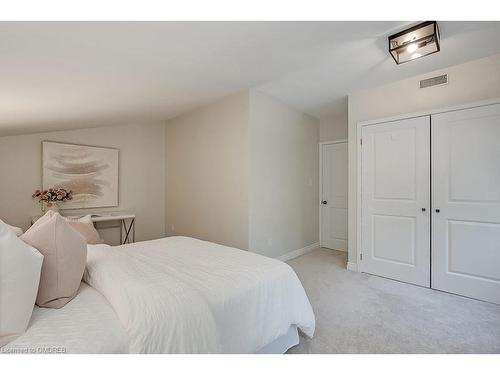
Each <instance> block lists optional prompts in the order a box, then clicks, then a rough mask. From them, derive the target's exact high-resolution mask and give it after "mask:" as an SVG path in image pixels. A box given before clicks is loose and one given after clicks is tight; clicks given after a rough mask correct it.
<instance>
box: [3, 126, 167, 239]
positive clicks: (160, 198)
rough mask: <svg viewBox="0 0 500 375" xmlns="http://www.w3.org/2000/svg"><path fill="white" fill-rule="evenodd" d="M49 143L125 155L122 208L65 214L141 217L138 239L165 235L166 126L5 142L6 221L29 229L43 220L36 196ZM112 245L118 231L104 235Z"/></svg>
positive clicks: (122, 158)
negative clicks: (111, 213) (45, 143)
mask: <svg viewBox="0 0 500 375" xmlns="http://www.w3.org/2000/svg"><path fill="white" fill-rule="evenodd" d="M43 140H49V141H58V142H67V143H78V144H85V145H92V146H104V147H115V148H118V149H120V164H119V184H120V185H119V203H120V206H119V207H113V208H106V209H87V210H72V211H65V212H67V213H71V212H75V213H76V212H78V213H85V212H105V211H119V210H126V211H130V212H132V213H135V214H136V215H137V220H136V239H137V240H147V239H153V238H159V237H163V236H164V234H165V218H164V216H165V213H164V207H165V195H164V191H165V168H164V160H165V127H164V124H163V123H159V124H142V125H130V126H113V127H103V128H92V129H80V130H68V131H58V132H49V133H36V134H27V135H18V136H6V137H0V176H1V177H0V191H1V192H2V194H1V196H0V218H1V219H2V220H5V221H6V222H8V223H9V224H12V225H16V226H20V227H23V228H24V229H27V228H28V226H29V224H30V217H31V216H35V215H40V214H41V211H40V207H39V206H38V205H37V204H36V202H34V201H33V200H32V199H31V194H32V193H33V191H35V190H36V189H39V188H41V184H42V145H41V142H42V141H43ZM101 232H102V235H103V237H104V238H105V239H106V240H108V241H110V242H111V243H117V242H118V240H119V235H118V233H119V231H118V230H117V229H105V230H102V231H101Z"/></svg>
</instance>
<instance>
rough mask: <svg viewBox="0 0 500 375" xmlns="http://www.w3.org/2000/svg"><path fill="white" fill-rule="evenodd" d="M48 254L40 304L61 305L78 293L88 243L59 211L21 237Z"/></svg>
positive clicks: (37, 301)
mask: <svg viewBox="0 0 500 375" xmlns="http://www.w3.org/2000/svg"><path fill="white" fill-rule="evenodd" d="M21 239H22V240H23V241H24V242H26V243H27V244H29V245H31V246H33V247H34V248H36V249H38V251H39V252H40V253H42V255H43V256H44V261H43V265H42V274H41V277H40V285H39V287H38V296H37V298H36V304H37V305H38V306H41V307H52V308H60V307H62V306H64V305H65V304H66V303H68V302H69V301H71V300H72V299H73V297H74V296H75V295H76V293H77V292H78V288H79V286H80V282H81V280H82V276H83V271H84V270H85V266H86V263H87V243H86V241H85V238H83V236H82V235H80V234H79V233H78V232H77V231H76V230H74V229H73V228H72V227H71V226H70V225H69V224H68V222H67V221H66V220H65V219H64V218H63V217H62V216H61V215H59V214H58V213H54V212H48V213H47V214H45V215H44V216H42V217H41V218H40V219H38V220H37V221H36V222H35V224H33V226H32V227H31V228H30V229H28V230H27V231H26V233H24V234H23V235H22V236H21Z"/></svg>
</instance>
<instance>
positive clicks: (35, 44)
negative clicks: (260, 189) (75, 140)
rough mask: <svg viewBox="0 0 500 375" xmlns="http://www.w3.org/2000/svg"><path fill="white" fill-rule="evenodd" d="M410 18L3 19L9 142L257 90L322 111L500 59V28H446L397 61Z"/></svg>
mask: <svg viewBox="0 0 500 375" xmlns="http://www.w3.org/2000/svg"><path fill="white" fill-rule="evenodd" d="M409 24H412V23H409V22H100V23H99V22H84V23H83V22H82V23H79V22H59V23H54V22H0V135H2V134H3V135H5V134H17V133H23V132H32V131H46V130H53V129H64V128H71V127H87V126H103V125H111V124H120V123H131V122H134V121H159V120H166V119H168V118H171V117H174V116H176V115H178V114H180V113H182V112H184V111H187V110H190V109H192V108H195V107H197V106H199V105H202V104H205V103H208V102H210V101H213V100H215V99H217V98H219V97H222V96H225V95H228V94H231V93H234V92H238V91H241V90H244V89H248V88H252V87H254V88H257V89H258V90H261V91H263V92H266V93H268V94H269V95H272V96H274V97H276V98H278V99H280V100H282V101H284V102H286V103H288V104H290V105H292V106H294V107H295V108H297V109H300V110H303V111H305V112H307V113H310V114H312V115H314V116H317V117H319V116H322V115H325V114H329V113H331V112H333V111H336V110H338V109H339V106H340V104H339V103H345V100H343V98H345V95H347V94H348V93H349V92H351V91H354V90H357V89H360V88H366V87H370V86H373V85H377V84H381V83H385V82H390V81H395V80H398V79H402V78H405V77H409V76H412V75H415V74H420V73H424V72H427V71H431V70H435V69H439V68H442V67H445V66H449V65H453V64H457V63H461V62H465V61H468V60H472V59H476V58H480V57H483V56H488V55H492V54H495V53H498V52H500V22H441V23H440V27H441V48H442V51H441V52H440V53H438V54H435V55H432V56H428V57H425V58H423V59H420V60H416V61H413V62H410V63H407V64H403V65H400V66H397V65H396V64H395V63H394V61H393V60H392V58H391V57H390V56H389V54H388V51H387V36H388V35H389V34H391V33H393V32H396V31H399V30H401V29H402V28H404V27H405V26H406V25H409Z"/></svg>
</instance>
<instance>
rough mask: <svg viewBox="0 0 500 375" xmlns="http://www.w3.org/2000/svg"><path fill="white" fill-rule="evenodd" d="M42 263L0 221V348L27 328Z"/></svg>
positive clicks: (39, 256)
mask: <svg viewBox="0 0 500 375" xmlns="http://www.w3.org/2000/svg"><path fill="white" fill-rule="evenodd" d="M42 262H43V255H42V254H40V252H38V251H37V250H36V249H34V248H33V247H31V246H29V245H28V244H26V243H24V242H23V241H21V240H20V239H19V238H17V236H16V235H15V234H14V232H13V231H12V230H11V229H10V228H9V227H8V226H7V225H6V224H5V223H4V222H3V221H2V220H0V347H2V346H3V345H5V344H7V343H8V342H9V341H12V340H14V339H15V338H16V337H17V336H19V335H21V334H22V333H23V332H24V331H26V328H27V327H28V323H29V321H30V319H31V314H32V313H33V306H34V305H35V299H36V295H37V292H38V284H39V281H40V270H41V269H42Z"/></svg>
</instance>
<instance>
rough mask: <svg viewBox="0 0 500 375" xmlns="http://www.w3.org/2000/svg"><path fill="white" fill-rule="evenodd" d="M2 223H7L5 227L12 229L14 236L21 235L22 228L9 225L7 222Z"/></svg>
mask: <svg viewBox="0 0 500 375" xmlns="http://www.w3.org/2000/svg"><path fill="white" fill-rule="evenodd" d="M4 224H5V225H7V227H8V228H9V229H10V230H12V231H13V232H14V233H15V234H16V236H17V237H19V236H22V234H23V233H24V232H23V230H22V229H21V228H18V227H14V226H12V225H9V224H7V223H4Z"/></svg>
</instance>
